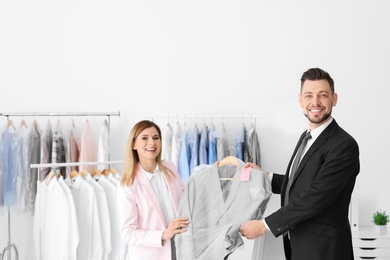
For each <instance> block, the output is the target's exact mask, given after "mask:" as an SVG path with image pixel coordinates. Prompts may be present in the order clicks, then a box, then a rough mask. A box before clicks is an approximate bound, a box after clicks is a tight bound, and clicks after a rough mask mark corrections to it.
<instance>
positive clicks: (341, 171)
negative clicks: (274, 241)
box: [265, 119, 360, 260]
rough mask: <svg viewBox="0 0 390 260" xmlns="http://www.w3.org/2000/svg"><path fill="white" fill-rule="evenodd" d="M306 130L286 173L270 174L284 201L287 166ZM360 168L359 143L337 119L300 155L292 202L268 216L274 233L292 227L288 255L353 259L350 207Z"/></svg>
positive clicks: (300, 259) (306, 259)
mask: <svg viewBox="0 0 390 260" xmlns="http://www.w3.org/2000/svg"><path fill="white" fill-rule="evenodd" d="M303 136H304V134H302V136H301V138H300V139H299V142H298V144H297V147H296V148H295V151H294V154H293V156H292V157H291V160H290V163H289V165H288V167H287V172H286V174H285V175H280V174H274V176H273V179H272V191H273V193H277V194H281V200H282V205H284V193H285V191H286V186H287V181H288V172H289V169H290V166H291V163H292V161H293V158H294V156H295V153H296V152H297V149H298V147H299V144H300V143H301V140H302V138H303ZM359 170H360V163H359V147H358V144H357V143H356V141H355V140H354V138H353V137H352V136H350V135H349V134H348V133H347V132H345V131H344V130H343V129H342V128H341V127H339V125H338V124H337V123H336V121H335V120H334V119H333V122H332V123H331V124H330V125H329V126H328V127H327V128H326V129H325V130H324V131H323V132H322V133H321V134H320V136H319V137H318V138H317V139H316V140H315V142H314V143H313V144H312V146H311V147H310V148H309V150H308V151H307V152H306V154H305V155H304V157H303V158H302V161H301V163H300V165H299V167H298V169H297V172H296V174H295V176H294V180H293V183H292V186H291V189H290V195H289V199H290V202H289V204H288V205H286V206H283V207H281V208H280V209H279V210H278V211H276V212H275V213H273V214H271V215H270V216H268V217H267V218H266V219H265V221H266V223H267V224H268V226H269V228H270V230H271V232H272V233H273V234H274V235H275V236H276V237H277V236H279V235H281V234H283V233H285V232H287V231H289V237H290V241H289V239H288V236H285V237H284V246H285V253H286V258H287V259H293V260H349V259H353V249H352V238H351V229H350V226H349V220H348V209H349V203H350V199H351V194H352V191H353V188H354V186H355V180H356V176H357V175H358V173H359ZM290 246H291V247H290ZM290 249H291V252H292V253H291V256H290V255H289V254H290V252H289V250H290Z"/></svg>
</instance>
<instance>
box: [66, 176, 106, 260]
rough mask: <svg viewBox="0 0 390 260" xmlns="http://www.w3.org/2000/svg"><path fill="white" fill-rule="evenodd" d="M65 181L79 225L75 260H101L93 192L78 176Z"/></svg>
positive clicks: (97, 219) (98, 223) (96, 207)
mask: <svg viewBox="0 0 390 260" xmlns="http://www.w3.org/2000/svg"><path fill="white" fill-rule="evenodd" d="M65 181H66V183H67V184H68V186H69V187H70V190H71V191H72V195H73V200H74V204H75V206H76V212H77V220H78V223H79V231H80V242H79V246H78V247H77V259H83V260H84V259H85V260H96V259H102V257H103V251H104V250H103V242H102V241H103V239H102V232H101V229H100V218H99V211H98V204H97V198H96V194H95V191H94V189H93V187H92V186H91V185H90V184H88V183H87V182H86V181H85V180H83V178H82V177H81V176H80V175H78V176H77V177H75V178H74V179H72V182H71V181H70V180H69V178H67V179H65Z"/></svg>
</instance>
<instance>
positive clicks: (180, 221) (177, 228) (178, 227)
mask: <svg viewBox="0 0 390 260" xmlns="http://www.w3.org/2000/svg"><path fill="white" fill-rule="evenodd" d="M189 224H190V222H189V221H188V218H177V219H174V220H172V221H171V223H169V225H168V228H167V229H165V230H164V232H163V234H162V240H167V239H171V238H172V237H173V236H174V235H176V234H177V233H183V232H185V231H187V227H188V225H189Z"/></svg>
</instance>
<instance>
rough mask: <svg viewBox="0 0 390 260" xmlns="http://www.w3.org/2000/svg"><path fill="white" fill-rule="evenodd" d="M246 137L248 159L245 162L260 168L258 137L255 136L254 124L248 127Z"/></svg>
mask: <svg viewBox="0 0 390 260" xmlns="http://www.w3.org/2000/svg"><path fill="white" fill-rule="evenodd" d="M246 137H247V141H246V143H247V147H248V159H247V160H246V161H247V162H252V163H254V164H257V165H258V166H260V165H261V162H260V144H259V137H258V135H257V132H256V128H255V125H254V124H251V125H250V127H248V129H247V133H246Z"/></svg>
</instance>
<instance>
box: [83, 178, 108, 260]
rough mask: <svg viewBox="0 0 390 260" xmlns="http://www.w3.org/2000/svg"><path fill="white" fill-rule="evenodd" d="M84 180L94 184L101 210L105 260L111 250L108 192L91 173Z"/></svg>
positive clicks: (100, 217)
mask: <svg viewBox="0 0 390 260" xmlns="http://www.w3.org/2000/svg"><path fill="white" fill-rule="evenodd" d="M84 180H85V181H86V182H87V183H88V184H90V185H91V186H92V188H94V190H95V194H96V199H97V206H98V211H99V219H100V229H101V231H102V238H103V240H102V243H103V249H104V252H103V253H104V255H103V258H102V259H103V260H106V259H108V254H109V253H110V252H111V224H110V215H109V212H108V204H107V198H106V192H105V191H104V189H103V187H102V186H101V185H99V184H98V183H97V182H96V181H95V180H94V179H93V178H92V177H91V175H90V174H88V175H86V176H85V178H84Z"/></svg>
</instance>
